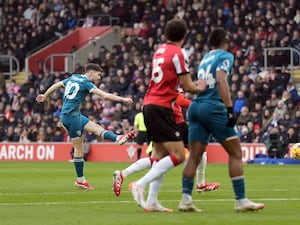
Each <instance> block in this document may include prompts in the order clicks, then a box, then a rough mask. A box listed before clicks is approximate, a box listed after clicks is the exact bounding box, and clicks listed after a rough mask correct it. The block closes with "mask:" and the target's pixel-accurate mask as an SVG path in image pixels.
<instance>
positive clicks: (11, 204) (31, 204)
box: [0, 198, 300, 207]
mask: <svg viewBox="0 0 300 225" xmlns="http://www.w3.org/2000/svg"><path fill="white" fill-rule="evenodd" d="M253 200H256V201H300V198H257V199H253ZM178 201H179V200H178V199H177V200H174V199H173V200H162V201H161V202H178ZM233 201H234V199H211V200H202V199H201V200H199V199H194V200H193V202H233ZM133 202H134V201H124V200H122V201H119V200H116V201H83V202H22V203H21V202H20V203H18V202H15V203H9V202H2V203H0V207H1V206H37V205H38V206H40V205H44V206H48V205H75V204H77V205H86V204H120V203H121V204H128V203H133Z"/></svg>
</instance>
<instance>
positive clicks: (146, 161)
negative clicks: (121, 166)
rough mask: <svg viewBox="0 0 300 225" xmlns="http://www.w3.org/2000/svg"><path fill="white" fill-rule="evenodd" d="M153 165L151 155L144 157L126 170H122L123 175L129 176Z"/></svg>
mask: <svg viewBox="0 0 300 225" xmlns="http://www.w3.org/2000/svg"><path fill="white" fill-rule="evenodd" d="M150 167H151V159H150V157H146V158H142V159H139V160H138V161H136V162H135V163H133V164H131V165H130V166H128V167H127V168H126V169H125V170H122V175H123V177H124V178H125V177H127V176H128V175H130V174H133V173H137V172H140V171H142V170H144V169H147V168H150Z"/></svg>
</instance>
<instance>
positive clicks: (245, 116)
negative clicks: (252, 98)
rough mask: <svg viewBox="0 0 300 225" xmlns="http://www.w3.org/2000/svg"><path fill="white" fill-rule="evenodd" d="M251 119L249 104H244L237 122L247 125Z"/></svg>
mask: <svg viewBox="0 0 300 225" xmlns="http://www.w3.org/2000/svg"><path fill="white" fill-rule="evenodd" d="M249 120H251V114H250V113H249V108H248V107H247V106H243V107H242V109H241V113H240V115H239V116H238V117H237V123H238V124H243V125H246V124H247V122H248V121H249Z"/></svg>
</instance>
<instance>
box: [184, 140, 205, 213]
mask: <svg viewBox="0 0 300 225" xmlns="http://www.w3.org/2000/svg"><path fill="white" fill-rule="evenodd" d="M205 148H206V145H205V144H203V143H201V142H198V141H197V142H196V141H192V142H190V156H189V158H188V160H187V162H186V164H185V166H184V169H183V174H182V197H181V201H180V203H179V205H178V209H179V211H182V212H201V209H198V208H197V207H196V206H194V205H193V200H192V192H193V187H194V177H195V174H196V169H197V167H198V164H199V161H200V156H201V155H202V152H204V151H205Z"/></svg>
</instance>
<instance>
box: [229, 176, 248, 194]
mask: <svg viewBox="0 0 300 225" xmlns="http://www.w3.org/2000/svg"><path fill="white" fill-rule="evenodd" d="M231 181H232V186H233V191H234V194H235V199H236V200H240V199H243V198H246V194H245V178H244V176H238V177H232V178H231Z"/></svg>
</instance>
